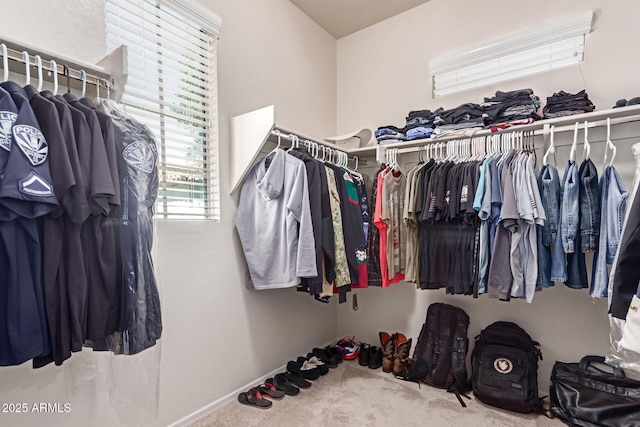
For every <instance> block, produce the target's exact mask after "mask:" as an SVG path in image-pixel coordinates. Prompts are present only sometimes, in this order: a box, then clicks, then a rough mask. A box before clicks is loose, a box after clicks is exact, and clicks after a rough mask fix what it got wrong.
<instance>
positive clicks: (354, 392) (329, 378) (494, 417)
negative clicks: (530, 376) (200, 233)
mask: <svg viewBox="0 0 640 427" xmlns="http://www.w3.org/2000/svg"><path fill="white" fill-rule="evenodd" d="M465 400H466V399H465ZM466 402H467V407H466V408H463V407H461V406H460V403H458V400H457V399H456V397H455V395H454V394H452V393H447V392H446V391H445V390H441V389H437V388H434V387H429V386H427V385H424V384H422V385H421V386H420V388H418V385H417V384H415V383H411V382H406V381H401V380H398V379H396V378H394V377H393V375H391V374H387V373H384V372H382V369H376V370H373V369H369V368H368V367H366V366H364V367H363V366H360V365H359V364H358V362H357V361H351V362H343V363H342V364H340V365H338V367H337V368H336V369H331V370H330V372H329V373H328V374H327V375H325V376H323V377H320V378H319V379H318V380H316V381H314V382H313V385H312V386H311V388H309V389H307V390H300V394H299V395H298V396H293V397H292V396H286V397H285V398H284V399H283V400H279V401H277V400H276V401H274V402H273V406H272V407H271V408H269V409H257V408H253V407H249V406H246V405H242V404H240V403H239V402H237V401H234V402H231V403H229V404H227V405H226V406H224V407H222V408H220V409H218V410H217V411H216V412H215V413H213V414H211V415H209V416H208V417H206V418H203V419H201V420H199V421H197V422H196V423H195V424H193V425H192V427H210V426H211V427H213V426H215V427H224V426H230V427H236V426H245V427H253V426H255V427H271V426H273V427H276V426H277V427H301V426H309V427H316V426H317V427H325V426H332V427H339V426H350V427H352V426H385V427H388V426H394V427H396V426H397V427H405V426H406V427H409V426H424V425H428V426H429V427H440V426H442V427H452V426H460V427H470V426H472V427H482V426H486V427H512V426H518V427H534V426H535V427H547V426H549V427H554V426H556V427H557V426H563V425H564V424H563V423H562V422H560V421H559V420H557V419H556V420H551V419H548V418H546V417H545V416H542V415H522V414H518V413H514V412H509V411H504V410H501V409H498V408H494V407H492V406H488V405H485V404H483V403H482V402H480V401H478V400H477V399H474V398H472V399H471V400H470V401H469V400H466Z"/></svg>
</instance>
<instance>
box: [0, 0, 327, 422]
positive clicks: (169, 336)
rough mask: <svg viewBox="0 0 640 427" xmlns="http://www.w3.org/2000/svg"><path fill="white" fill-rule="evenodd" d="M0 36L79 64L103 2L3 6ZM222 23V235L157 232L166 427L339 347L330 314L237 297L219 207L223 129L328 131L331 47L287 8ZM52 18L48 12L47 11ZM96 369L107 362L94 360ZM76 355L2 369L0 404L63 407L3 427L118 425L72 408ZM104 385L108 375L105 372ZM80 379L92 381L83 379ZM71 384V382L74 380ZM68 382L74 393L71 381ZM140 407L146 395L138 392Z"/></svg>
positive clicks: (305, 299) (93, 40)
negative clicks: (273, 118) (241, 122)
mask: <svg viewBox="0 0 640 427" xmlns="http://www.w3.org/2000/svg"><path fill="white" fill-rule="evenodd" d="M2 3H3V4H2V6H3V7H2V10H3V11H5V14H9V11H10V15H11V17H12V19H11V20H9V19H5V20H3V25H2V29H1V30H0V34H7V35H10V37H12V38H14V39H17V40H22V41H24V42H26V43H29V44H32V45H37V46H41V47H42V48H46V49H50V50H53V51H55V52H58V53H60V54H64V55H66V56H70V57H75V58H78V59H81V60H84V61H86V62H96V61H98V60H99V59H100V58H102V57H103V56H104V54H105V46H106V43H105V40H104V23H103V21H104V12H103V0H67V1H64V2H56V7H55V8H53V7H52V3H51V2H47V1H45V0H3V1H2ZM201 3H202V4H203V5H205V6H207V7H209V8H210V9H211V10H213V11H214V12H215V13H217V14H218V15H220V16H221V18H222V23H223V30H222V35H221V39H220V42H219V45H218V47H219V51H218V52H219V55H218V60H219V67H218V74H219V113H220V156H221V159H222V162H221V183H222V188H221V193H222V223H220V224H213V223H209V222H190V221H181V222H168V221H167V222H163V221H160V222H159V223H158V240H157V244H158V252H159V254H158V256H157V258H156V259H155V263H156V266H157V268H158V270H159V273H160V281H161V286H162V297H163V301H162V303H163V323H164V334H163V339H162V359H161V368H160V372H161V377H160V386H159V393H160V411H159V417H158V419H157V420H156V421H155V422H141V423H140V425H145V426H147V425H158V426H160V425H168V424H171V423H173V422H175V421H177V420H179V419H181V418H182V417H185V416H187V415H189V414H191V413H193V412H194V411H197V410H198V409H200V408H202V407H205V406H206V405H208V404H210V403H212V402H214V401H216V400H217V399H219V398H221V397H223V396H225V395H227V394H229V393H231V392H233V391H234V390H236V389H237V388H239V387H242V386H243V385H245V384H247V383H249V382H251V381H253V380H255V379H257V378H259V377H260V376H262V375H264V374H266V373H267V372H269V371H271V370H273V369H276V368H278V367H279V366H282V365H284V364H286V362H287V361H288V360H290V359H291V358H294V357H297V356H299V355H301V354H306V352H307V351H308V350H310V349H311V348H312V347H314V346H317V345H320V344H323V343H325V342H327V341H329V340H331V339H333V338H334V337H335V336H336V328H337V326H336V317H337V315H336V309H335V305H334V304H332V305H326V304H321V303H318V302H315V301H314V300H313V299H312V298H310V297H309V296H305V295H304V294H302V293H299V292H295V290H293V289H288V290H276V291H264V292H256V291H252V290H247V289H245V288H244V264H243V263H244V261H243V257H242V254H241V249H240V246H239V243H238V241H237V238H236V234H235V230H234V228H233V215H234V212H235V204H234V202H233V200H232V199H231V198H230V197H229V196H228V192H229V188H230V185H229V178H228V176H229V170H228V164H229V162H228V161H227V159H228V158H229V139H228V120H229V118H230V117H232V116H234V115H237V114H241V113H245V112H248V111H251V110H253V109H256V108H260V107H263V106H266V105H270V104H275V105H276V114H277V119H278V122H279V123H280V124H283V125H285V126H287V127H289V128H292V129H295V130H298V131H300V132H301V133H304V134H309V135H317V136H322V135H333V134H335V130H336V119H335V105H336V73H335V70H336V41H335V39H333V38H332V37H331V36H329V35H328V34H327V33H326V32H324V31H323V30H322V29H320V28H319V27H318V26H317V25H316V24H315V23H313V21H311V20H310V19H309V18H308V17H306V15H304V14H303V13H302V12H300V11H299V10H298V9H297V8H296V7H295V6H293V5H292V4H291V3H290V2H289V1H287V0H271V1H268V2H265V1H263V0H234V1H232V2H231V1H222V0H211V1H205V0H203V1H201ZM52 9H53V10H52ZM102 358H103V359H104V357H102ZM82 360H84V359H83V358H82V357H80V356H78V355H75V356H73V357H72V358H71V359H70V360H69V361H68V362H66V363H65V364H64V365H63V367H54V366H47V367H46V368H43V369H40V370H35V371H34V370H32V369H31V367H30V366H29V364H25V365H22V366H19V367H13V368H0V402H23V401H24V402H29V403H32V402H70V403H71V404H72V412H71V414H66V415H65V414H59V415H55V416H49V417H45V416H39V415H34V414H22V415H15V416H8V415H6V414H2V413H0V425H25V426H28V425H51V426H73V425H77V426H86V425H97V426H100V425H103V426H114V425H119V424H120V420H119V419H118V418H117V415H116V413H115V411H114V410H113V408H111V407H110V406H111V403H110V401H109V397H108V392H109V389H108V385H107V384H105V383H103V382H100V383H98V382H95V383H92V382H89V384H92V388H88V389H83V390H84V391H86V393H83V395H82V396H78V393H74V392H73V391H71V390H69V389H68V388H67V387H66V386H65V383H67V382H69V384H71V383H72V382H73V381H75V380H74V377H73V374H74V373H75V374H78V373H80V372H81V370H80V368H81V366H80V362H81V361H82ZM102 369H103V372H101V373H102V374H104V375H105V376H110V374H109V372H108V371H105V370H107V369H109V364H108V363H106V365H103V367H102ZM82 372H91V370H89V371H82ZM76 379H77V378H76ZM72 380H73V381H72ZM138 387H139V388H140V392H141V394H142V395H144V394H149V393H153V389H152V388H151V389H149V388H148V387H146V386H145V383H142V384H139V385H138Z"/></svg>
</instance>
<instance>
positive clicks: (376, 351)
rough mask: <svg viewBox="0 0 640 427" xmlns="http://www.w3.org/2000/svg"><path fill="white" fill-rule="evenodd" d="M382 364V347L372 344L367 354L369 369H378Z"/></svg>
mask: <svg viewBox="0 0 640 427" xmlns="http://www.w3.org/2000/svg"><path fill="white" fill-rule="evenodd" d="M381 366H382V349H381V348H380V347H376V346H373V347H371V350H370V355H369V369H378V368H380V367H381Z"/></svg>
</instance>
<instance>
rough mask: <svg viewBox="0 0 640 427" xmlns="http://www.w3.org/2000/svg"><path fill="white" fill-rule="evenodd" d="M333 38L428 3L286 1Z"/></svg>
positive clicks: (416, 0) (419, 0) (399, 0)
mask: <svg viewBox="0 0 640 427" xmlns="http://www.w3.org/2000/svg"><path fill="white" fill-rule="evenodd" d="M290 1H291V3H293V4H295V5H296V6H298V8H299V9H300V10H302V11H303V12H304V13H306V14H307V15H308V16H309V17H310V18H311V19H313V20H314V21H315V22H316V23H317V24H318V25H320V26H321V27H322V28H324V29H325V30H326V31H327V32H328V33H329V34H331V35H332V36H333V37H335V38H336V39H339V38H342V37H344V36H347V35H349V34H351V33H355V32H356V31H359V30H361V29H363V28H366V27H368V26H370V25H373V24H376V23H378V22H380V21H384V20H385V19H387V18H390V17H392V16H394V15H397V14H399V13H402V12H404V11H406V10H409V9H411V8H414V7H416V6H418V5H420V4H422V3H426V2H427V1H429V0H320V1H319V0H290Z"/></svg>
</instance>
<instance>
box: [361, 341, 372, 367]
mask: <svg viewBox="0 0 640 427" xmlns="http://www.w3.org/2000/svg"><path fill="white" fill-rule="evenodd" d="M370 355H371V346H370V345H369V344H364V343H363V344H362V345H361V346H360V355H359V356H358V363H359V364H360V366H367V365H368V364H369V358H370Z"/></svg>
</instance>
